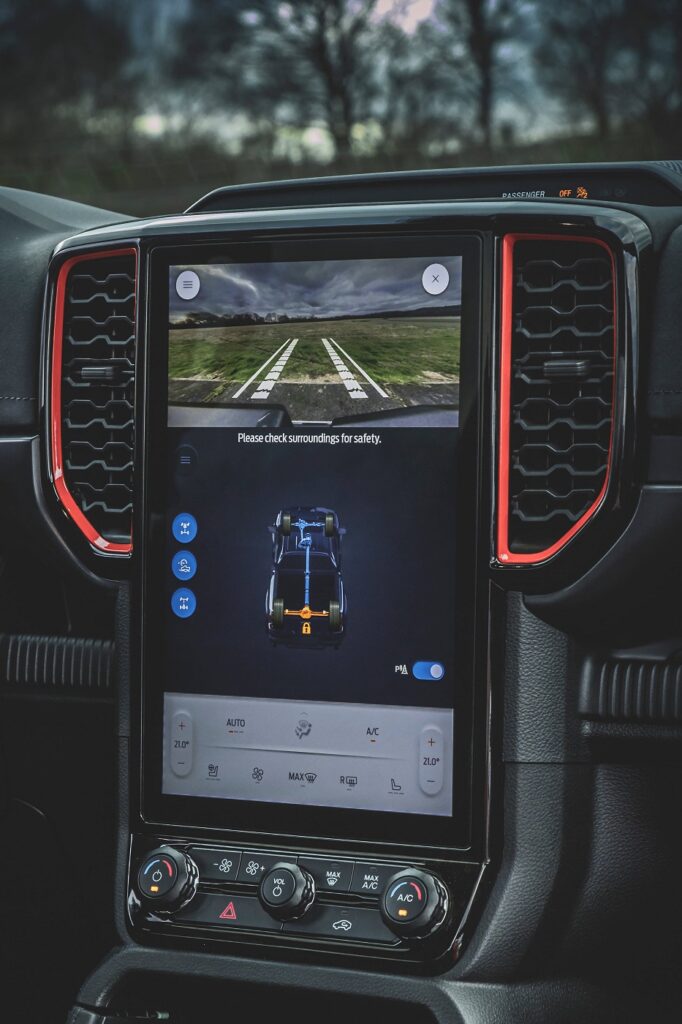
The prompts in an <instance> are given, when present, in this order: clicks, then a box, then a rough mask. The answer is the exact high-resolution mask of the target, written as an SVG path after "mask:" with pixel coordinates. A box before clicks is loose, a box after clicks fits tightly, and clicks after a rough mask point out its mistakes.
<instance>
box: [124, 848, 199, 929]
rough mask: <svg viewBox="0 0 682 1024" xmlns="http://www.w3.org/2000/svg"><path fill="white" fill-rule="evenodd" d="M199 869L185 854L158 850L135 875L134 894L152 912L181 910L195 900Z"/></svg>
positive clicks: (143, 863) (164, 849)
mask: <svg viewBox="0 0 682 1024" xmlns="http://www.w3.org/2000/svg"><path fill="white" fill-rule="evenodd" d="M198 881H199V869H198V868H197V866H196V864H195V863H194V861H193V860H192V858H191V857H189V856H188V855H187V854H186V853H182V852H181V851H180V850H175V849H173V847H172V846H160V847H159V849H158V850H154V851H153V852H152V853H150V854H148V855H147V856H146V857H145V859H144V860H143V861H142V863H141V864H140V869H139V871H138V872H137V891H138V894H139V895H140V897H141V898H142V900H143V902H144V903H145V905H146V906H147V907H148V908H149V909H150V910H151V909H152V908H153V909H154V910H155V911H161V912H166V913H169V912H171V911H173V910H180V908H181V907H184V906H185V905H186V904H187V903H189V901H190V900H191V899H192V897H193V896H194V893H195V892H196V889H197V882H198Z"/></svg>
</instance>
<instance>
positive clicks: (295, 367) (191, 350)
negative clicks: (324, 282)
mask: <svg viewBox="0 0 682 1024" xmlns="http://www.w3.org/2000/svg"><path fill="white" fill-rule="evenodd" d="M289 337H290V338H298V339H299V341H298V345H297V346H296V348H295V349H294V351H293V353H292V355H291V358H290V359H289V362H288V363H287V365H286V368H285V370H284V372H283V374H282V380H283V381H285V380H286V381H289V382H291V383H306V382H308V381H310V382H312V381H316V382H321V381H330V382H333V381H335V380H338V375H337V374H336V371H335V369H334V367H333V365H332V363H331V360H330V358H329V356H328V354H327V352H326V350H325V348H324V346H323V345H322V342H321V340H320V339H321V338H329V337H332V338H333V339H334V340H335V341H336V342H338V344H339V345H340V346H341V347H342V348H343V349H345V351H346V352H347V353H348V354H349V355H350V356H352V358H353V359H355V360H356V361H357V362H358V363H359V364H360V366H362V368H363V369H364V370H366V372H367V373H368V374H370V376H372V377H373V378H374V379H375V380H376V381H377V383H379V384H381V383H384V384H428V383H435V382H454V381H457V380H459V358H460V320H459V318H451V317H437V318H436V317H434V318H432V319H431V318H429V319H425V318H423V317H415V318H413V319H409V318H403V317H400V318H397V319H395V320H323V321H317V322H316V323H314V324H311V323H301V324H285V325H282V324H265V325H261V326H257V327H213V328H207V329H202V328H194V329H192V330H175V331H171V332H170V356H169V374H170V377H171V379H176V380H177V379H179V378H193V379H199V380H214V381H216V383H217V384H219V383H222V382H224V383H235V384H239V383H243V382H244V381H246V380H248V379H249V377H250V376H251V375H252V374H253V373H255V372H256V370H257V369H258V367H259V366H261V365H262V364H263V363H264V362H265V360H266V359H267V358H268V357H269V356H271V355H272V353H273V352H274V351H275V350H276V349H277V348H279V346H280V345H281V344H282V343H283V342H284V341H286V339H287V338H289ZM341 358H343V356H342V355H341ZM351 369H352V368H351Z"/></svg>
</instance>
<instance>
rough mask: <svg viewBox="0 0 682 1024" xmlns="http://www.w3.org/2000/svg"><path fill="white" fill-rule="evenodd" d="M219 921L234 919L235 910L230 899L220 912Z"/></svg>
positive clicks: (235, 917)
mask: <svg viewBox="0 0 682 1024" xmlns="http://www.w3.org/2000/svg"><path fill="white" fill-rule="evenodd" d="M220 920H221V921H236V920H237V911H236V910H235V909H234V903H233V901H232V900H230V902H229V903H228V904H227V906H226V907H225V909H224V910H223V912H222V914H220Z"/></svg>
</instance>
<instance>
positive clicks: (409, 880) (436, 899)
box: [381, 868, 448, 939]
mask: <svg viewBox="0 0 682 1024" xmlns="http://www.w3.org/2000/svg"><path fill="white" fill-rule="evenodd" d="M447 914H448V891H447V889H446V888H445V886H444V885H443V883H442V882H441V880H440V878H437V877H436V875H432V874H431V873H430V872H427V871H418V870H416V869H413V868H408V869H407V870H405V871H399V872H398V873H397V874H396V875H393V876H392V878H389V880H388V883H387V885H386V888H385V889H384V894H383V896H382V897H381V916H382V918H383V919H384V922H385V924H386V925H388V927H389V928H390V929H391V931H392V932H395V934H396V935H400V936H404V937H405V938H414V939H424V938H426V937H427V936H430V935H433V934H434V932H436V931H438V929H439V928H441V927H442V926H443V924H444V923H445V920H446V918H447Z"/></svg>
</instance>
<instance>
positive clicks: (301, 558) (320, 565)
mask: <svg viewBox="0 0 682 1024" xmlns="http://www.w3.org/2000/svg"><path fill="white" fill-rule="evenodd" d="M269 530H270V533H271V535H272V575H271V577H270V586H269V587H268V592H267V596H266V599H265V614H266V624H267V631H268V636H269V637H270V639H271V640H272V641H273V643H276V644H277V643H283V644H288V645H294V646H297V647H298V646H300V647H319V646H325V645H329V644H330V645H333V646H337V645H338V644H339V643H340V642H341V640H342V639H343V636H344V633H345V628H346V610H347V602H346V594H345V590H344V586H343V579H342V576H341V537H342V535H343V534H344V533H345V532H346V531H345V530H344V529H342V528H341V526H340V524H339V517H338V515H337V514H336V512H334V511H333V509H330V508H318V507H314V508H313V507H310V506H299V505H296V506H292V507H290V508H283V509H281V511H280V512H279V513H278V514H277V518H276V519H275V523H274V525H273V526H270V527H269Z"/></svg>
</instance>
